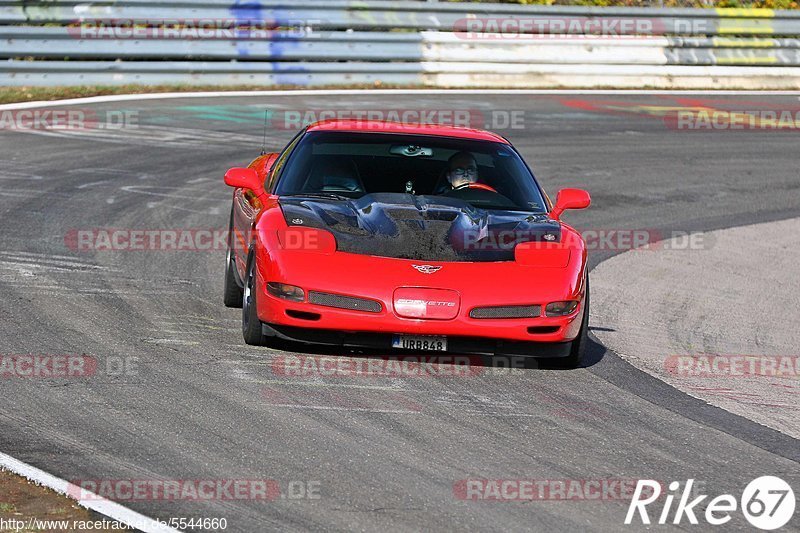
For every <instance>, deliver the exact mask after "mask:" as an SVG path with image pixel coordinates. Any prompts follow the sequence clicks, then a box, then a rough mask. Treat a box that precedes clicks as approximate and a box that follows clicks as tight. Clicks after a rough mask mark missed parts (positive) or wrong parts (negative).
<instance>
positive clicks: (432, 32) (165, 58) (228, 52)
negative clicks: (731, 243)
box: [0, 0, 800, 89]
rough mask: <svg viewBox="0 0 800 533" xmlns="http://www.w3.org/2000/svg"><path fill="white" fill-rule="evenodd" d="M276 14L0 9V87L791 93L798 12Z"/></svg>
mask: <svg viewBox="0 0 800 533" xmlns="http://www.w3.org/2000/svg"><path fill="white" fill-rule="evenodd" d="M287 5H288V4H287V3H285V2H275V1H267V0H263V1H261V2H259V1H257V0H246V1H245V0H241V1H240V0H199V1H197V2H190V1H189V0H171V1H156V0H116V1H114V2H112V3H108V4H92V3H80V2H74V1H65V0H48V1H43V2H34V1H25V2H21V1H10V0H0V85H9V86H20V85H80V84H103V85H106V84H128V83H139V84H203V85H206V84H219V85H234V84H235V85H263V86H269V85H298V86H314V85H337V84H347V85H352V84H374V85H423V86H432V87H532V88H534V87H535V88H538V87H552V86H559V87H620V88H628V87H664V88H713V87H719V88H748V89H767V88H775V89H778V88H780V89H797V88H800V39H798V36H800V12H795V11H772V10H763V9H655V8H597V7H580V6H524V5H514V4H491V3H456V2H452V3H451V2H424V1H410V0H401V1H384V0H370V1H352V2H351V1H342V0H305V1H303V0H298V1H296V2H295V3H294V4H291V7H286V6H287ZM65 60H66V61H65Z"/></svg>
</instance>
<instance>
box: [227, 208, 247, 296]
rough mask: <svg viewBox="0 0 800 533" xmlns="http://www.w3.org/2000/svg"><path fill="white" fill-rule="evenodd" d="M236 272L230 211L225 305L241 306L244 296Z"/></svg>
mask: <svg viewBox="0 0 800 533" xmlns="http://www.w3.org/2000/svg"><path fill="white" fill-rule="evenodd" d="M236 280H237V274H236V263H235V262H234V258H233V212H231V224H230V229H229V230H228V253H227V255H226V256H225V291H224V292H225V294H224V297H223V301H224V303H225V307H233V308H237V309H238V308H241V307H242V299H243V298H244V294H243V292H244V289H242V287H240V286H239V283H238V282H237V281H236Z"/></svg>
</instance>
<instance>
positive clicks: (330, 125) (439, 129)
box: [308, 119, 510, 144]
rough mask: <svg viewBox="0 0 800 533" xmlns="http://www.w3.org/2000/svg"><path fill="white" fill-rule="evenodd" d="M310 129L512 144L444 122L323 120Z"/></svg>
mask: <svg viewBox="0 0 800 533" xmlns="http://www.w3.org/2000/svg"><path fill="white" fill-rule="evenodd" d="M308 131H349V132H365V133H405V134H407V135H434V136H439V137H456V138H460V139H473V140H477V141H491V142H499V143H503V144H510V143H509V142H508V141H507V140H506V139H504V138H503V137H501V136H500V135H497V134H496V133H492V132H490V131H486V130H478V129H474V128H464V127H459V126H448V125H442V124H424V123H419V124H416V123H406V122H391V121H387V120H341V119H330V120H321V121H319V122H315V123H313V124H311V125H309V126H308Z"/></svg>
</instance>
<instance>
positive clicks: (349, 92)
mask: <svg viewBox="0 0 800 533" xmlns="http://www.w3.org/2000/svg"><path fill="white" fill-rule="evenodd" d="M365 94H370V95H372V94H389V95H403V94H413V95H419V94H424V95H430V94H440V95H459V94H460V95H470V94H473V95H492V94H521V95H548V94H553V95H556V94H594V95H670V94H696V95H704V96H709V95H714V96H716V95H741V96H744V95H761V96H798V94H800V93H798V91H732V90H723V91H708V90H706V91H693V90H679V91H677V90H676V91H670V90H644V89H617V90H605V89H596V90H593V89H298V90H290V91H286V90H284V91H211V92H186V93H147V94H112V95H106V96H90V97H87V98H71V99H68V100H52V101H37V102H18V103H14V104H3V105H0V111H6V110H14V109H34V108H39V107H47V106H56V105H58V106H68V105H81V104H104V103H109V102H129V101H137V100H167V99H174V98H222V97H230V98H234V97H256V96H353V95H365Z"/></svg>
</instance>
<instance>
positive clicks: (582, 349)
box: [555, 274, 589, 368]
mask: <svg viewBox="0 0 800 533" xmlns="http://www.w3.org/2000/svg"><path fill="white" fill-rule="evenodd" d="M588 342H589V275H588V274H587V275H586V296H585V297H584V299H583V323H582V324H581V330H580V332H579V333H578V336H577V337H575V340H574V341H572V346H571V347H570V350H569V355H568V356H567V357H564V358H562V359H556V360H555V363H556V366H558V367H560V368H578V367H579V366H581V363H583V356H584V354H585V353H586V345H587V344H588Z"/></svg>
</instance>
